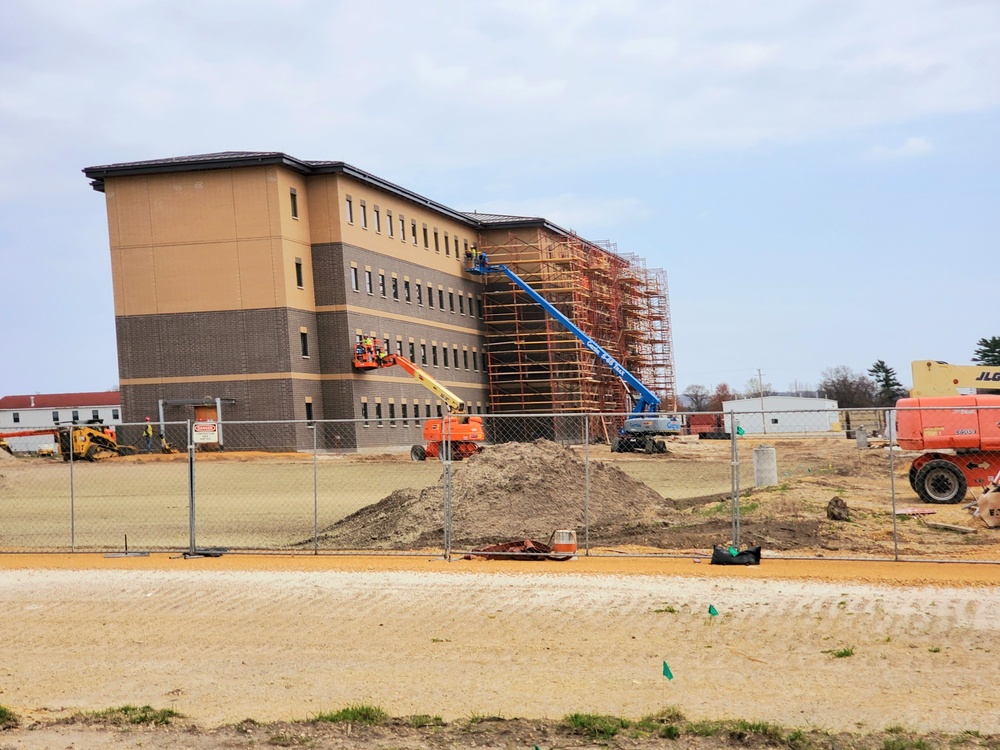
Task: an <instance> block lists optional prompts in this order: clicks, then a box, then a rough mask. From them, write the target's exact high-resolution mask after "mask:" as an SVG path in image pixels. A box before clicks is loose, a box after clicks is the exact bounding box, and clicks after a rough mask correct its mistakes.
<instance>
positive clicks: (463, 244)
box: [455, 237, 469, 256]
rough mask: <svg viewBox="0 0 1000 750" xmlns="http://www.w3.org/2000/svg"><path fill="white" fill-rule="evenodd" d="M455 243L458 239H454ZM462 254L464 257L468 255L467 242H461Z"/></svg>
mask: <svg viewBox="0 0 1000 750" xmlns="http://www.w3.org/2000/svg"><path fill="white" fill-rule="evenodd" d="M455 242H458V237H456V238H455ZM462 252H464V253H465V254H466V256H468V254H469V241H468V240H463V241H462Z"/></svg>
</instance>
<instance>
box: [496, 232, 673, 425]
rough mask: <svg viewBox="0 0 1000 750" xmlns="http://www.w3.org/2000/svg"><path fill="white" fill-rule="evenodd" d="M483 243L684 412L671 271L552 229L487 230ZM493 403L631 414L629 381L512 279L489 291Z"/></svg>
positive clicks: (503, 407)
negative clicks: (676, 365) (674, 338)
mask: <svg viewBox="0 0 1000 750" xmlns="http://www.w3.org/2000/svg"><path fill="white" fill-rule="evenodd" d="M479 248H480V250H482V251H483V252H485V253H487V255H488V257H489V259H490V262H491V263H498V264H500V263H502V264H504V265H506V266H507V267H508V268H510V269H511V270H512V271H513V272H514V273H515V274H517V275H518V276H519V277H521V278H522V279H523V280H524V281H526V282H527V283H528V284H529V285H530V286H531V287H532V288H533V289H535V290H536V291H537V292H538V293H539V294H541V295H542V296H543V297H545V298H546V300H548V301H549V302H550V303H551V304H552V305H554V306H555V307H557V308H558V309H559V310H560V311H561V312H562V313H563V314H564V315H566V316H567V317H568V318H569V319H570V320H572V321H573V322H574V323H575V324H576V325H577V326H578V327H579V328H581V329H582V330H583V331H584V332H585V333H587V334H588V335H589V336H591V337H592V338H593V339H594V340H595V341H596V342H597V343H598V344H600V345H601V346H602V347H604V348H605V349H606V350H607V351H608V352H610V353H611V354H612V355H613V356H614V357H615V358H616V359H618V361H619V362H621V363H622V364H623V365H624V366H625V367H626V369H628V370H629V371H631V372H632V373H633V374H634V375H636V377H638V378H639V380H641V381H642V382H643V383H644V384H645V385H646V386H647V387H648V388H649V389H650V390H651V391H653V392H654V393H656V395H657V396H659V397H660V398H661V402H662V404H663V408H664V409H665V410H676V385H675V380H674V371H673V348H672V342H671V332H670V310H669V304H668V300H667V286H666V275H665V274H664V272H663V271H662V270H659V269H656V270H650V269H647V268H646V266H645V263H644V261H643V260H642V259H641V258H638V257H637V256H632V255H621V254H619V253H618V252H617V248H616V247H615V246H614V245H613V244H611V243H607V242H601V243H597V242H589V241H586V240H583V239H581V238H580V237H578V236H576V235H574V234H558V233H555V232H553V231H551V230H549V229H548V228H546V227H537V226H535V227H523V226H522V227H519V228H517V229H515V230H500V229H497V230H493V231H490V230H488V229H487V230H484V231H483V232H482V233H481V235H480V244H479ZM483 308H484V318H485V327H486V351H487V354H488V357H487V368H488V374H489V380H490V406H491V411H492V412H493V413H496V414H503V413H508V414H511V413H532V412H534V413H552V412H576V413H584V412H586V413H600V412H605V413H607V412H628V411H630V410H631V408H632V404H631V398H630V394H629V392H628V389H627V388H626V387H625V385H624V383H622V381H620V380H619V379H618V378H617V377H615V375H614V373H613V372H612V371H611V369H610V368H609V367H607V366H606V365H605V364H603V363H602V362H600V361H599V360H598V359H597V358H596V357H595V356H594V355H593V353H592V352H590V351H589V350H588V349H587V348H586V347H585V346H584V345H583V343H582V342H580V341H579V340H578V339H577V338H576V337H575V336H574V335H573V334H572V333H570V332H569V331H567V330H566V329H565V328H563V327H562V325H560V324H559V322H558V321H556V320H555V319H554V318H552V317H551V316H550V315H548V314H547V313H546V312H545V310H544V309H543V308H542V307H541V306H540V305H538V304H537V303H536V302H535V301H534V300H532V299H531V298H530V297H529V296H528V295H527V294H525V293H524V291H523V290H521V289H519V288H518V287H517V286H516V285H514V284H513V283H511V282H510V281H509V280H508V279H506V278H503V277H500V276H495V277H490V278H489V279H488V281H487V284H486V288H485V290H484V295H483Z"/></svg>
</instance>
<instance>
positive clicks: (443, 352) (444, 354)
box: [441, 344, 450, 367]
mask: <svg viewBox="0 0 1000 750" xmlns="http://www.w3.org/2000/svg"><path fill="white" fill-rule="evenodd" d="M441 356H442V358H443V360H444V366H445V367H450V365H449V364H448V345H447V344H442V345H441Z"/></svg>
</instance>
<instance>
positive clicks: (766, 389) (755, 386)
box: [743, 377, 774, 398]
mask: <svg viewBox="0 0 1000 750" xmlns="http://www.w3.org/2000/svg"><path fill="white" fill-rule="evenodd" d="M743 392H744V393H745V394H746V397H747V398H753V397H754V396H773V395H774V389H773V388H772V387H771V384H770V383H764V384H763V385H762V384H761V381H760V378H758V377H752V378H750V379H749V380H748V381H747V384H746V385H745V386H743Z"/></svg>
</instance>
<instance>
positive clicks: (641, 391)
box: [465, 253, 680, 449]
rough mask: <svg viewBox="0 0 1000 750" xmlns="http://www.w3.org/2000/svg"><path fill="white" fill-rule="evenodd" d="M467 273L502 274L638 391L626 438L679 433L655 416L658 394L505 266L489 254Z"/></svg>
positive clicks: (671, 423)
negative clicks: (492, 258) (492, 261)
mask: <svg viewBox="0 0 1000 750" xmlns="http://www.w3.org/2000/svg"><path fill="white" fill-rule="evenodd" d="M465 270H466V271H468V272H469V273H470V274H473V275H476V276H488V275H489V274H491V273H502V274H503V275H504V276H506V277H507V278H508V279H510V280H511V281H512V282H513V283H514V284H515V285H517V286H518V287H519V288H520V289H521V290H522V291H523V292H524V293H525V294H527V295H528V296H529V297H531V298H532V299H533V300H534V301H535V302H537V303H538V304H539V305H541V306H542V309H543V310H545V312H547V313H548V314H549V315H551V316H552V317H553V318H555V319H556V320H557V321H559V323H560V324H561V325H562V326H563V327H564V328H565V329H566V330H567V331H569V332H570V333H572V334H573V335H574V336H576V337H577V338H578V339H579V340H580V341H581V342H582V343H583V345H584V346H585V347H587V349H589V350H590V351H591V352H593V354H594V355H595V356H596V357H597V358H598V359H599V360H601V361H602V362H604V364H606V365H607V366H608V367H610V368H611V371H612V372H614V374H615V375H617V376H618V377H619V378H620V379H621V380H622V381H624V382H625V383H626V385H628V386H631V387H632V388H633V389H634V390H635V392H636V393H637V394H638V398H637V399H636V401H635V403H634V404H633V407H632V411H631V413H630V414H629V415H628V417H627V418H626V420H625V426H624V428H623V429H622V431H621V435H622V436H623V437H629V436H632V435H635V434H643V435H648V434H671V433H678V432H680V423H679V422H678V421H677V420H676V419H673V418H671V419H664V418H662V417H657V416H656V413H657V411H658V408H659V405H660V399H659V397H658V396H657V395H656V394H655V393H653V392H652V391H651V390H649V388H647V387H646V386H645V385H644V384H643V383H642V381H641V380H639V378H637V377H636V376H635V375H633V374H632V373H631V372H629V371H628V370H626V369H625V367H624V366H623V365H622V364H621V362H619V361H618V360H617V359H615V358H614V357H613V356H611V354H610V353H608V351H607V350H606V349H605V348H604V347H602V346H601V345H600V344H598V343H597V342H596V341H594V339H593V338H591V337H590V336H588V335H587V334H586V333H584V332H583V331H582V330H580V328H579V327H578V326H577V325H576V324H575V323H574V322H573V321H572V320H570V319H569V318H568V317H566V316H565V315H563V314H562V313H561V312H560V311H559V310H558V309H557V308H556V307H555V306H554V305H552V303H550V302H549V301H548V300H547V299H545V298H544V297H543V296H542V295H540V294H539V293H538V292H536V291H535V290H534V289H532V288H531V286H529V284H528V283H527V282H526V281H525V280H524V279H522V278H521V277H520V276H518V275H517V274H516V273H514V272H513V271H511V270H510V269H509V268H508V267H507V266H505V265H503V264H498V265H490V263H489V260H488V259H487V256H486V254H485V253H478V254H477V256H476V258H475V262H474V263H473V264H472V265H471V266H469V267H468V268H466V269H465ZM623 447H624V446H623ZM635 447H637V446H632V448H633V449H634V448H635Z"/></svg>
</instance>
